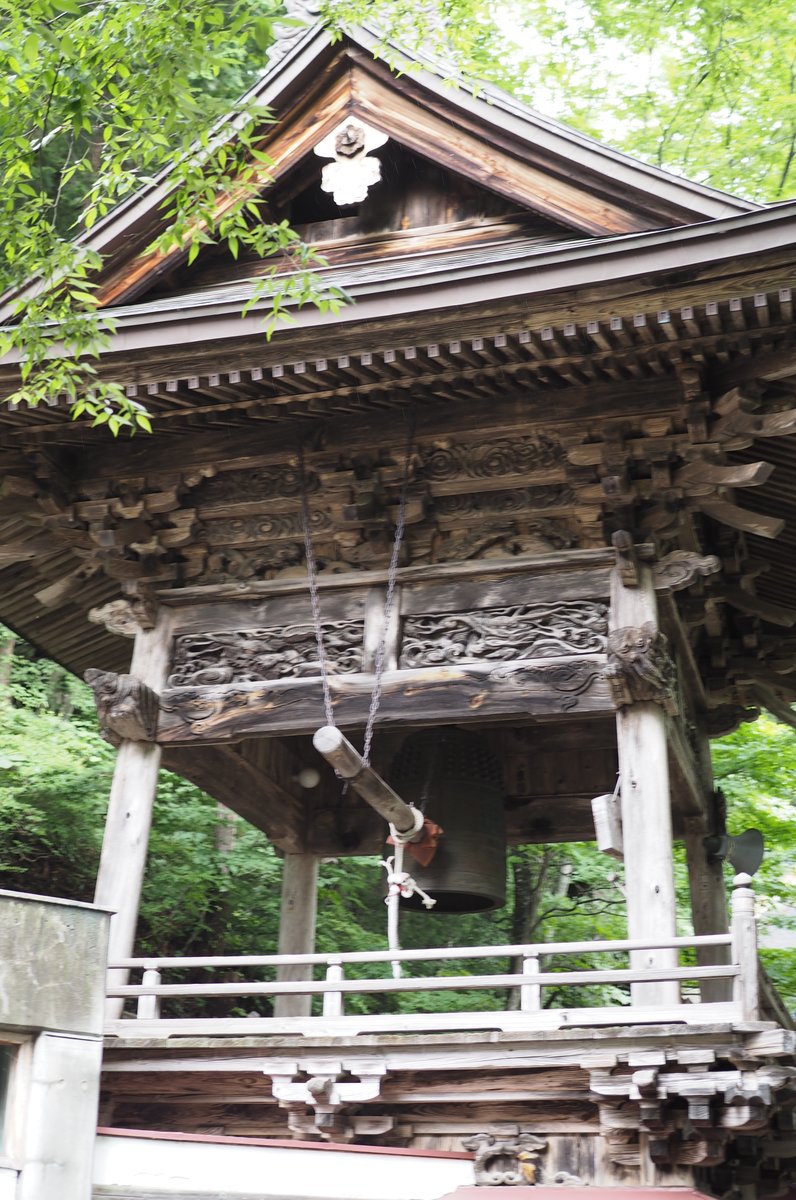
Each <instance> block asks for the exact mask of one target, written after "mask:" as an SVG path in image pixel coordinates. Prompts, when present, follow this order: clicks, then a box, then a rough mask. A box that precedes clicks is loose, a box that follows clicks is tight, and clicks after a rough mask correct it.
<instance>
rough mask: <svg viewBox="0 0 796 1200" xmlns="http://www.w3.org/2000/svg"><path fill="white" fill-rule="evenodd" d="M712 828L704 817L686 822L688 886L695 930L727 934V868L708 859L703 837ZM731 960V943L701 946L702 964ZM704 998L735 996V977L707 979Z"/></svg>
mask: <svg viewBox="0 0 796 1200" xmlns="http://www.w3.org/2000/svg"><path fill="white" fill-rule="evenodd" d="M708 832H710V833H713V832H714V831H713V830H712V829H711V830H708V828H707V824H706V822H705V820H704V818H703V817H689V818H688V819H687V820H686V823H685V837H684V842H685V855H686V862H687V864H688V886H689V888H690V891H691V919H692V922H693V926H694V933H696V934H703V933H727V932H728V930H729V919H728V913H727V895H726V889H725V886H724V869H723V864H722V863H721V862H708V858H707V855H706V854H705V847H704V845H703V842H702V839H703V838H704V837H705V836H706V834H707V833H708ZM729 961H730V952H729V947H728V946H701V947H698V949H697V963H698V964H699V966H700V967H712V966H716V965H718V964H722V965H723V964H725V963H728V962H729ZM699 993H700V996H701V997H702V1000H703V1001H704V1002H705V1003H706V1004H708V1003H712V1002H714V1001H720V1000H731V999H732V980H730V979H703V980H701V982H700V985H699Z"/></svg>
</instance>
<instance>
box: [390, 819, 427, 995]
mask: <svg viewBox="0 0 796 1200" xmlns="http://www.w3.org/2000/svg"><path fill="white" fill-rule="evenodd" d="M381 865H382V866H383V867H384V869H385V871H386V872H387V895H386V897H385V900H384V903H385V904H386V905H387V947H388V949H390V950H398V951H400V949H401V942H400V939H399V936H398V914H399V905H400V903H401V900H402V899H404V900H408V899H409V897H410V896H414V895H417V896H419V897H420V900H421V903H422V905H423V907H424V908H433V907H434V905H435V904H436V903H437V902H436V900H433V899H432V898H431V896H429V894H428V892H424V891H423V889H422V888H421V887H420V884H419V883H418V882H417V880H416V879H413V878H412V876H411V875H410V874H409V872H408V871H405V870H404V843H403V842H402V841H399V842H398V844H397V845H396V847H395V854H394V855H393V856H392V858H386V859H384V861H383V862H382V864H381ZM391 966H392V977H393V979H400V978H401V975H402V971H401V960H400V959H398V958H394V959H393V960H392V963H391Z"/></svg>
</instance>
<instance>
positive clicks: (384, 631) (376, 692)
mask: <svg viewBox="0 0 796 1200" xmlns="http://www.w3.org/2000/svg"><path fill="white" fill-rule="evenodd" d="M416 420H417V410H416V409H412V413H411V416H410V417H409V424H408V428H407V433H406V453H405V455H404V473H403V479H402V480H401V501H400V504H399V506H398V520H397V521H396V523H395V539H394V541H393V544H392V554H391V556H390V565H389V568H388V570H387V592H386V595H385V597H384V616H383V624H382V627H381V637H380V638H379V644H378V647H377V649H376V662H375V664H374V671H373V691H372V693H371V697H370V708H369V709H368V720H367V724H366V726H365V738H364V741H363V744H362V759H363V762H364V763H365V766H366V767H369V766H370V747H371V743H372V741H373V727H374V724H375V722H376V714H377V713H378V711H379V704H380V703H381V677H382V675H383V674H384V661H385V659H386V657H387V638H388V635H389V627H390V618H391V617H392V610H393V601H394V599H395V584H396V581H397V578H398V559H399V557H400V554H401V543H402V542H403V538H404V530H405V529H406V501H407V496H408V492H409V470H410V467H411V465H412V448H413V446H414V441H415V423H416Z"/></svg>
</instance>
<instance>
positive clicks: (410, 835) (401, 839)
mask: <svg viewBox="0 0 796 1200" xmlns="http://www.w3.org/2000/svg"><path fill="white" fill-rule="evenodd" d="M409 808H410V809H411V811H412V821H413V825H412V828H411V829H407V831H406V832H405V833H401V832H400V830H398V829H396V828H395V826H394V825H393V823H392V821H389V822H388V824H389V826H390V837H391V838H392V840H393V842H394V844H395V845H396V846H405V845H406V843H407V842H413V841H414V840H415V838H416V837H417V835H418V834H419V833H420V832H421V830H422V828H423V826H424V824H425V821H426V818H425V817H424V816H423V814H422V813H421V811H420V809H419V808H415V806H414V804H410V805H409Z"/></svg>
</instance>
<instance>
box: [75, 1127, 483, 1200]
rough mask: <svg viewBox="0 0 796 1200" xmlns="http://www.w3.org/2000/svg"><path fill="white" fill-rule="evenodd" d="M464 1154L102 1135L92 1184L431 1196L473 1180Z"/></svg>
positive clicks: (332, 1199) (321, 1197) (395, 1199)
mask: <svg viewBox="0 0 796 1200" xmlns="http://www.w3.org/2000/svg"><path fill="white" fill-rule="evenodd" d="M473 1182H474V1177H473V1164H472V1161H470V1156H467V1158H459V1157H454V1156H450V1157H443V1156H441V1155H430V1154H429V1155H419V1154H418V1155H412V1154H406V1153H403V1154H393V1153H388V1152H384V1151H382V1152H380V1153H363V1152H362V1151H361V1150H356V1149H352V1150H346V1149H338V1148H337V1147H335V1148H327V1147H325V1146H323V1145H319V1146H318V1147H317V1148H315V1147H312V1148H310V1147H307V1146H306V1143H305V1144H304V1145H298V1146H295V1147H293V1146H291V1147H281V1146H266V1145H263V1146H256V1145H241V1144H237V1145H232V1144H229V1143H225V1142H223V1140H221V1139H219V1140H213V1141H201V1142H199V1141H192V1140H187V1139H186V1140H167V1139H166V1138H161V1137H158V1135H157V1134H155V1135H152V1136H147V1137H145V1138H141V1137H129V1136H124V1135H117V1134H100V1135H99V1136H98V1138H97V1144H96V1147H95V1152H94V1186H95V1187H96V1188H102V1189H103V1191H102V1193H101V1194H102V1195H103V1197H104V1196H112V1195H113V1190H111V1189H113V1188H118V1189H119V1192H120V1194H124V1192H123V1191H122V1189H127V1194H128V1195H129V1194H130V1189H141V1190H142V1191H143V1190H145V1189H148V1190H150V1191H153V1192H157V1193H158V1194H164V1195H168V1194H169V1193H175V1195H176V1194H179V1193H180V1192H183V1193H185V1192H190V1193H191V1194H192V1195H196V1196H204V1195H207V1196H208V1197H210V1196H212V1197H213V1200H216V1197H218V1196H219V1195H221V1196H223V1197H224V1200H226V1198H227V1197H229V1198H234V1197H236V1196H241V1197H243V1196H245V1197H252V1196H256V1197H263V1198H268V1197H279V1200H292V1198H293V1197H295V1198H296V1200H299V1198H301V1200H304V1198H311V1200H375V1198H376V1197H378V1200H435V1198H436V1197H438V1196H444V1195H445V1193H446V1192H451V1191H453V1189H454V1188H457V1187H459V1186H461V1185H464V1184H472V1183H473Z"/></svg>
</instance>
